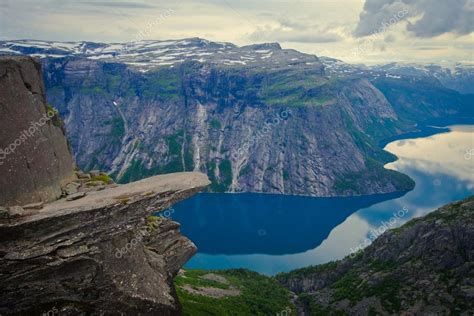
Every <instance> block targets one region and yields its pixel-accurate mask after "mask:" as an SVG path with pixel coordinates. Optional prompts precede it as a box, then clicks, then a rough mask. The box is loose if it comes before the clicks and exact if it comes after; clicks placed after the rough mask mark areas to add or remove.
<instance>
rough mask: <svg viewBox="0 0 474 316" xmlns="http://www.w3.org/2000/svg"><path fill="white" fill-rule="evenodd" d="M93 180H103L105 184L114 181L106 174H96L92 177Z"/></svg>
mask: <svg viewBox="0 0 474 316" xmlns="http://www.w3.org/2000/svg"><path fill="white" fill-rule="evenodd" d="M91 181H102V182H104V183H105V184H110V183H112V182H113V181H112V179H111V178H110V177H109V176H108V175H106V174H99V175H98V176H94V177H92V178H91Z"/></svg>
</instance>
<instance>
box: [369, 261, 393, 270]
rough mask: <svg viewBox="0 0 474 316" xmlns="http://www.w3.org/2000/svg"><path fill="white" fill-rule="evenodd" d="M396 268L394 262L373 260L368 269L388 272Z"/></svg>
mask: <svg viewBox="0 0 474 316" xmlns="http://www.w3.org/2000/svg"><path fill="white" fill-rule="evenodd" d="M396 267H397V263H396V262H394V261H380V260H375V261H373V262H372V263H371V264H370V268H371V269H373V270H374V271H375V272H389V271H393V270H394V269H395V268H396Z"/></svg>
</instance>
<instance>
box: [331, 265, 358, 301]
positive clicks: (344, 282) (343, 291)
mask: <svg viewBox="0 0 474 316" xmlns="http://www.w3.org/2000/svg"><path fill="white" fill-rule="evenodd" d="M331 287H332V289H333V290H334V292H333V295H332V299H333V301H340V300H343V299H348V300H350V301H351V302H352V303H354V302H356V301H359V300H361V299H362V298H363V297H364V296H363V291H362V290H363V281H362V279H360V278H359V276H358V275H357V274H356V273H355V271H353V270H350V271H348V272H347V273H346V274H344V276H343V277H342V278H340V279H339V280H337V281H336V282H334V284H332V286H331Z"/></svg>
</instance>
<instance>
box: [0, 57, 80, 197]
mask: <svg viewBox="0 0 474 316" xmlns="http://www.w3.org/2000/svg"><path fill="white" fill-rule="evenodd" d="M56 115H57V113H56V112H55V111H54V110H53V109H51V108H49V109H48V107H47V104H46V96H45V89H44V85H43V80H42V73H41V66H40V64H39V61H38V60H34V59H32V58H29V57H0V126H1V128H2V132H1V133H0V175H1V176H0V192H1V194H0V205H5V206H11V205H22V204H27V203H32V202H40V201H51V200H55V199H57V198H59V197H60V196H61V187H62V186H63V185H65V184H66V183H68V182H71V181H73V180H74V179H75V175H74V172H73V168H74V162H73V158H72V154H71V152H70V150H69V146H68V143H67V140H66V138H65V137H64V132H63V130H62V127H61V125H60V124H61V123H60V121H59V119H58V117H57V116H56Z"/></svg>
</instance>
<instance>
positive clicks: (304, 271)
mask: <svg viewBox="0 0 474 316" xmlns="http://www.w3.org/2000/svg"><path fill="white" fill-rule="evenodd" d="M338 263H339V261H332V262H328V263H325V264H321V265H317V266H309V267H305V268H301V269H296V270H293V271H290V272H285V273H278V274H277V275H276V276H275V278H276V279H277V280H278V281H279V282H280V283H287V282H288V280H290V279H302V278H304V277H307V276H309V275H311V274H314V273H320V272H324V271H329V270H333V269H335V268H336V267H337V265H338Z"/></svg>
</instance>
